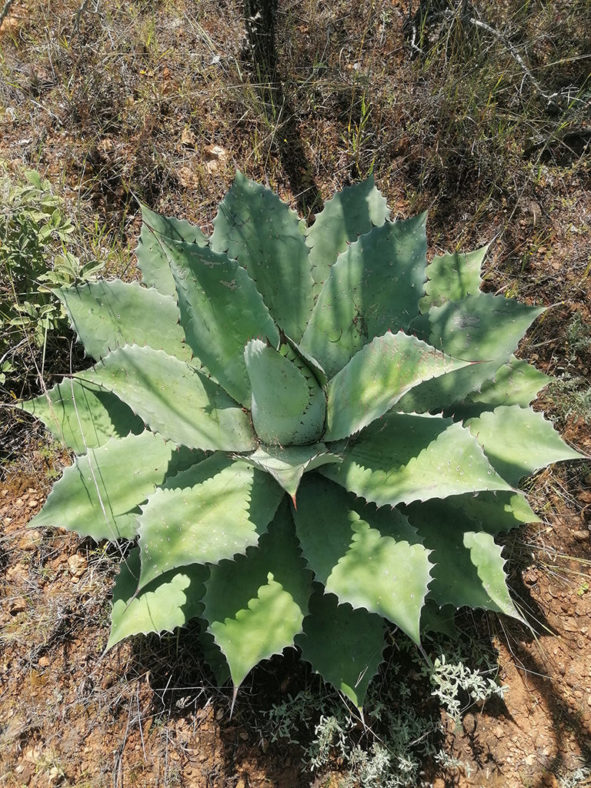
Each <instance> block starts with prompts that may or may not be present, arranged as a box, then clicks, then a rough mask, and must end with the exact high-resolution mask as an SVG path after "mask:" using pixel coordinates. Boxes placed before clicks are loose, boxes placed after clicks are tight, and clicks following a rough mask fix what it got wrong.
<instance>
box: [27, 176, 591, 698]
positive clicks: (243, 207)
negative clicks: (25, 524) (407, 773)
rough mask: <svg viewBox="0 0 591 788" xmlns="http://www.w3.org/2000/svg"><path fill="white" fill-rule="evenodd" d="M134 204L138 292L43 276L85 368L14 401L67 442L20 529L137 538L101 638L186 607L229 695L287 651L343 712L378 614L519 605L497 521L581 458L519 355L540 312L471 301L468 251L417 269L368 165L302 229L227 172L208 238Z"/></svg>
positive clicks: (147, 626) (144, 627) (508, 609)
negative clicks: (534, 404) (56, 475)
mask: <svg viewBox="0 0 591 788" xmlns="http://www.w3.org/2000/svg"><path fill="white" fill-rule="evenodd" d="M143 218H144V224H143V228H142V234H141V239H140V245H139V248H138V251H137V255H138V260H139V265H140V268H141V271H142V275H143V284H140V283H137V282H136V283H132V284H125V283H123V282H121V281H117V280H116V281H101V282H96V283H91V284H86V285H84V286H81V287H76V288H70V289H61V290H60V291H58V292H59V297H60V299H61V301H62V303H63V305H64V307H65V309H66V310H67V312H68V314H69V316H70V320H71V323H72V326H73V327H74V328H75V330H76V332H77V334H78V337H79V339H80V341H81V342H82V343H83V344H84V347H85V349H86V352H87V353H88V354H89V355H90V356H92V357H93V358H94V359H95V360H96V362H97V363H96V364H95V366H94V367H93V368H92V369H90V370H86V371H84V372H80V373H78V374H76V375H74V376H73V377H71V378H66V379H65V380H64V381H63V382H62V383H60V384H58V385H57V386H56V387H55V388H53V389H52V390H51V391H50V392H48V394H47V396H46V397H39V398H37V399H35V400H32V401H31V402H28V403H25V404H24V405H23V407H24V408H25V409H26V410H28V411H29V412H31V413H33V414H35V415H36V416H38V417H39V418H40V419H42V420H43V421H44V422H45V424H46V425H47V426H48V427H49V429H50V430H51V431H52V432H53V433H54V434H55V435H57V436H59V437H60V438H61V439H62V440H63V441H64V442H65V443H66V444H67V445H68V446H70V447H71V448H73V449H74V450H75V451H76V452H78V455H79V456H77V457H76V459H75V463H74V465H73V466H72V467H71V468H69V469H67V470H66V471H65V473H64V475H63V477H62V478H61V479H60V480H59V481H58V482H57V483H56V485H55V486H54V488H53V491H52V493H51V494H50V496H49V498H48V500H47V503H46V505H45V507H44V509H43V510H42V512H41V513H40V514H38V515H37V516H36V517H35V518H34V519H33V525H36V526H62V527H65V528H67V529H71V530H75V531H77V532H78V533H80V534H82V535H86V536H92V537H93V538H94V539H96V540H100V539H111V540H116V539H135V538H136V537H139V545H138V547H137V548H135V549H134V550H133V551H132V552H131V553H130V554H129V556H128V558H127V559H126V560H125V561H123V563H122V566H121V573H120V575H119V578H118V580H117V582H116V586H115V591H114V602H113V614H112V619H113V621H112V630H111V635H110V639H109V646H113V645H114V644H115V643H117V642H119V641H120V640H121V639H122V638H124V637H127V636H129V635H133V634H136V633H141V632H144V633H147V632H160V631H163V630H172V629H174V628H175V627H177V626H181V625H183V624H185V622H187V621H188V620H189V619H191V618H193V617H200V618H201V619H202V620H203V621H204V622H205V623H204V629H203V631H204V636H203V641H204V647H205V653H206V654H207V655H208V658H209V659H210V660H211V662H212V664H213V665H214V666H215V667H216V669H217V670H218V673H219V675H220V676H223V675H224V666H226V667H225V670H226V675H227V673H228V672H229V675H230V676H231V679H232V682H233V684H234V687H235V688H238V686H239V685H240V684H241V683H242V681H243V680H244V678H245V676H246V675H247V674H248V672H249V671H250V670H251V669H252V668H253V667H254V666H255V665H256V664H257V663H258V662H259V661H261V660H263V659H266V658H268V657H270V656H271V655H272V654H275V653H278V652H281V651H282V650H283V649H284V648H286V647H289V646H293V645H294V644H295V645H297V646H298V647H299V648H300V649H301V652H302V655H303V658H304V659H305V660H308V661H309V662H310V663H311V665H312V667H313V668H314V669H315V670H316V671H318V672H319V673H321V674H322V676H323V677H324V678H325V679H326V680H327V681H329V682H331V683H332V684H333V685H335V686H336V687H337V688H339V689H340V690H341V691H342V692H344V693H345V694H346V695H347V696H348V697H349V698H350V699H351V700H352V701H353V702H354V703H355V704H357V705H358V706H361V705H362V704H363V701H364V697H365V694H366V690H367V686H368V684H369V681H370V680H371V678H372V676H373V675H374V674H375V673H376V670H377V668H378V665H379V664H380V661H381V657H382V651H383V648H384V627H385V623H384V619H385V620H386V621H389V622H391V623H392V624H395V625H396V626H397V627H398V628H399V629H400V630H401V631H402V632H403V633H405V634H406V635H408V637H409V638H411V639H412V640H413V641H415V642H417V643H418V642H419V640H420V637H421V632H422V631H426V630H429V629H437V628H438V627H441V626H442V625H443V624H444V623H445V617H446V615H449V611H450V610H451V611H453V610H455V609H456V608H459V607H462V606H471V607H480V608H486V609H489V610H493V611H498V612H502V613H505V614H507V615H510V616H514V617H515V618H520V614H519V612H518V610H517V609H516V607H515V605H514V603H513V601H512V599H511V596H510V594H509V591H508V588H507V585H506V579H505V574H504V561H503V558H502V555H501V548H500V547H499V546H498V545H496V544H495V536H496V535H497V534H499V533H501V532H503V531H506V530H508V529H510V528H513V527H515V526H518V525H519V524H521V523H526V522H530V521H534V520H536V519H537V518H536V516H535V514H534V512H533V511H532V510H531V509H530V507H529V505H528V503H527V501H526V499H525V497H524V495H523V494H522V493H521V492H519V490H518V489H517V485H518V483H519V481H520V479H521V478H522V477H524V476H526V475H528V474H531V473H533V472H534V471H536V470H537V469H539V468H541V467H543V466H545V465H547V464H549V463H551V462H555V461H557V460H565V459H574V458H578V457H580V456H581V455H579V454H578V453H577V452H576V451H574V450H573V449H571V448H570V447H568V446H567V445H566V444H564V443H563V442H562V440H561V439H560V438H559V436H558V435H557V434H556V433H555V432H554V430H553V428H552V427H551V425H550V424H549V423H548V422H546V421H545V420H544V418H543V416H542V415H541V414H540V413H535V412H534V411H533V410H531V409H530V408H529V407H528V405H529V403H530V402H531V401H532V399H533V398H534V397H535V395H536V393H537V391H538V390H539V389H540V388H541V387H543V386H544V385H546V383H547V381H548V378H546V376H545V375H543V374H541V373H540V372H538V371H536V370H535V369H534V368H533V367H532V366H530V365H529V364H527V363H526V362H524V361H520V360H518V359H516V358H515V357H514V356H513V353H514V351H515V350H516V348H517V345H518V342H519V340H520V338H521V337H522V336H523V334H524V333H525V331H526V330H527V329H528V327H529V326H530V324H531V323H532V322H533V321H534V320H535V319H536V317H538V316H539V315H540V314H541V313H542V312H543V311H544V309H542V308H535V307H530V306H525V305H523V304H520V303H518V302H516V301H512V300H510V299H506V298H504V297H502V296H495V295H491V294H488V293H482V292H480V265H481V262H482V259H483V257H484V254H485V251H486V250H485V249H480V250H479V251H477V252H473V253H471V254H467V255H460V254H454V255H443V256H442V257H435V258H434V260H433V261H432V262H431V263H430V264H429V265H427V260H426V236H425V217H424V216H419V217H415V218H411V219H408V220H405V221H395V222H391V221H390V220H389V213H388V209H387V206H386V203H385V200H384V198H383V197H382V195H381V194H380V193H379V191H378V190H377V189H376V188H375V186H374V184H373V181H372V180H371V179H370V180H368V181H365V182H363V183H360V184H357V185H355V186H352V187H349V188H346V189H344V190H343V191H342V192H341V193H339V194H337V195H336V196H335V197H334V198H333V199H332V200H330V201H329V202H327V203H326V205H325V207H324V209H323V210H322V212H321V213H320V214H319V215H318V216H317V217H316V221H315V222H314V224H313V225H312V226H311V227H309V228H306V227H305V226H304V225H303V223H302V222H300V221H299V220H298V218H297V216H296V215H295V214H294V213H293V212H292V211H291V210H290V209H289V208H288V207H287V206H286V205H285V204H283V203H282V202H281V201H280V200H279V199H278V198H277V197H276V196H275V195H274V194H273V193H272V192H270V191H269V190H267V189H265V188H263V187H262V186H259V185H257V184H255V183H253V182H252V181H249V180H247V179H246V178H245V177H244V176H242V175H240V174H238V175H237V177H236V180H235V182H234V184H233V186H232V188H231V190H230V191H229V193H228V194H227V195H226V197H225V199H224V200H223V202H222V204H221V205H220V209H219V212H218V214H217V217H216V219H215V221H214V231H213V234H212V236H211V237H210V238H206V237H205V236H204V235H203V233H202V232H201V231H200V230H199V229H198V228H197V227H194V226H192V225H190V224H188V223H187V222H185V221H177V220H175V219H167V218H164V217H161V216H158V215H156V214H154V213H153V212H152V211H150V210H148V209H147V208H144V209H143Z"/></svg>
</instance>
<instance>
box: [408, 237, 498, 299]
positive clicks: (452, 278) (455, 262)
mask: <svg viewBox="0 0 591 788" xmlns="http://www.w3.org/2000/svg"><path fill="white" fill-rule="evenodd" d="M487 252H488V244H487V245H486V246H483V247H482V248H480V249H475V250H474V251H473V252H468V253H467V254H460V253H459V252H454V253H453V254H444V255H439V256H436V257H434V258H433V260H432V261H431V262H430V263H429V265H428V266H427V282H426V283H425V295H424V296H423V298H421V301H420V308H421V312H428V311H429V309H430V308H431V307H433V306H442V305H443V304H445V303H447V302H448V301H460V300H461V299H462V298H465V297H466V296H468V295H476V294H477V293H478V292H479V291H480V284H481V282H482V280H481V268H482V261H483V260H484V258H485V256H486V253H487Z"/></svg>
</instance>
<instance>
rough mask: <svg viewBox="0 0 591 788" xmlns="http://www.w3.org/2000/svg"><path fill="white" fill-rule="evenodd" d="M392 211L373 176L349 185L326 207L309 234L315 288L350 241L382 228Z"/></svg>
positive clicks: (319, 286) (326, 275)
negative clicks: (376, 185)
mask: <svg viewBox="0 0 591 788" xmlns="http://www.w3.org/2000/svg"><path fill="white" fill-rule="evenodd" d="M389 214H390V211H389V210H388V205H387V204H386V200H385V199H384V197H383V195H382V194H381V193H380V192H379V190H378V189H376V187H375V184H374V179H373V175H372V176H370V177H369V178H367V180H365V181H362V182H361V183H355V184H353V185H352V186H347V187H345V188H344V189H343V190H342V191H341V192H339V193H338V194H335V196H334V197H333V198H332V200H327V201H326V202H325V203H324V208H323V209H322V211H321V212H320V213H319V214H318V215H317V216H316V219H315V221H314V223H313V224H312V226H311V227H309V228H308V231H307V233H306V244H307V245H308V248H309V250H310V254H309V260H310V270H311V272H312V277H313V279H314V284H315V289H316V290H319V289H320V288H321V287H322V285H323V284H324V282H325V281H326V279H327V277H328V274H329V272H330V267H331V265H333V263H334V262H335V261H336V259H337V257H338V255H339V254H340V253H341V252H344V251H345V249H346V248H347V244H350V243H353V241H356V240H357V238H358V237H359V236H360V235H365V233H368V232H369V231H370V230H371V229H372V227H380V226H381V225H382V224H384V222H385V221H386V219H387V218H388V216H389Z"/></svg>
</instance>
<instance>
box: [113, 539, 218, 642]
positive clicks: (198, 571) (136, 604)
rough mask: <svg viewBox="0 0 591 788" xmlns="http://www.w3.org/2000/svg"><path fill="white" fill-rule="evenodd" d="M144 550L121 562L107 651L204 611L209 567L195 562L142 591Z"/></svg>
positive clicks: (165, 629)
mask: <svg viewBox="0 0 591 788" xmlns="http://www.w3.org/2000/svg"><path fill="white" fill-rule="evenodd" d="M139 576H140V553H139V550H138V549H137V548H136V549H135V550H132V551H131V553H130V554H129V555H128V556H127V558H126V559H124V560H123V561H122V562H121V565H120V570H119V576H118V577H117V580H116V582H115V587H114V589H113V609H112V612H111V634H110V635H109V641H108V643H107V650H108V649H110V648H112V647H113V646H114V645H116V644H117V643H119V642H120V641H121V640H123V639H124V638H126V637H129V636H130V635H139V634H144V635H147V634H148V633H150V632H164V631H166V632H172V631H173V630H174V629H176V627H182V626H184V625H185V624H186V623H187V622H188V621H190V620H191V619H192V618H195V617H197V616H199V615H201V613H202V612H203V603H202V601H201V600H202V597H203V594H204V593H205V585H204V583H205V580H206V579H207V576H208V570H207V568H206V567H204V566H199V565H198V564H192V565H191V566H185V567H183V569H177V570H173V571H171V572H166V573H165V574H163V575H161V576H160V577H159V578H158V579H157V580H154V582H152V583H150V584H149V585H147V586H146V587H145V588H143V589H142V590H141V591H140V592H138V590H137V589H138V580H139Z"/></svg>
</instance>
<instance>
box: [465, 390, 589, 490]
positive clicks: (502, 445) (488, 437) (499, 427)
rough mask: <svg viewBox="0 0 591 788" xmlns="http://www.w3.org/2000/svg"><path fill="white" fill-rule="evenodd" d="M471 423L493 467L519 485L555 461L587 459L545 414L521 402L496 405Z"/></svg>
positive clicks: (472, 430) (468, 423)
mask: <svg viewBox="0 0 591 788" xmlns="http://www.w3.org/2000/svg"><path fill="white" fill-rule="evenodd" d="M467 426H468V427H469V429H470V432H471V433H472V434H473V435H474V437H475V438H476V440H477V441H478V442H479V443H480V445H481V446H482V448H483V449H484V452H485V454H486V456H487V457H488V459H489V461H490V464H491V465H492V466H493V468H495V470H496V471H497V472H498V473H500V474H501V475H502V476H503V478H504V479H507V481H509V482H511V483H512V484H515V485H516V484H518V482H519V480H520V479H522V478H523V477H524V476H529V475H530V474H532V473H534V472H535V471H537V470H539V469H540V468H545V467H546V465H550V464H551V463H553V462H558V461H559V460H582V459H585V455H583V454H579V452H578V451H575V450H574V449H571V448H570V446H567V445H566V443H565V442H564V441H563V440H562V438H561V437H560V436H559V435H558V434H557V433H556V432H555V431H554V428H553V427H552V425H551V424H550V422H548V421H546V420H545V419H544V417H543V416H542V414H541V413H536V412H535V411H533V410H530V409H529V408H520V407H519V405H510V406H500V407H498V408H495V410H494V411H492V412H487V413H483V414H482V415H481V416H479V417H478V418H475V419H470V420H469V421H468V422H467Z"/></svg>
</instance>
